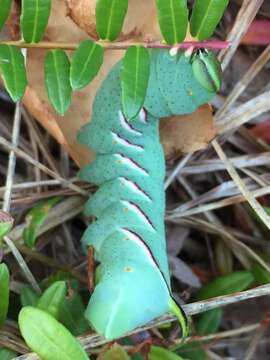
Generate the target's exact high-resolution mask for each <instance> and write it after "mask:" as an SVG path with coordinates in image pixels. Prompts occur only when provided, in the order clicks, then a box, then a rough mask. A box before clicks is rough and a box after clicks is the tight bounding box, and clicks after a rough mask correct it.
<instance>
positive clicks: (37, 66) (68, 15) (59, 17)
mask: <svg viewBox="0 0 270 360" xmlns="http://www.w3.org/2000/svg"><path fill="white" fill-rule="evenodd" d="M95 4H96V0H66V4H65V2H64V1H62V0H53V2H52V12H51V16H50V21H49V25H48V29H47V32H46V35H45V39H44V40H46V41H53V42H61V41H62V42H71V43H79V42H80V41H81V40H83V39H86V38H88V37H89V35H90V36H91V37H93V38H95V37H96V33H95ZM14 23H15V22H14ZM76 24H77V25H76ZM10 27H11V31H12V35H13V37H16V34H17V36H18V31H17V32H16V31H14V29H13V28H12V26H10ZM14 33H15V34H14ZM135 38H136V40H138V41H139V40H146V39H148V40H155V39H159V38H160V32H159V28H158V24H157V17H156V11H155V3H154V1H152V0H151V1H144V0H129V10H128V14H127V17H126V20H125V25H124V28H123V33H122V35H121V39H122V40H129V41H133V40H135ZM45 54H46V51H45V50H39V49H29V50H28V53H27V73H28V74H27V75H28V82H29V87H28V89H27V91H26V94H25V96H24V99H23V100H24V104H25V106H26V107H27V109H28V110H29V112H30V113H31V114H32V115H33V116H34V117H35V118H36V119H37V120H38V121H39V122H40V124H41V125H42V126H43V127H45V128H46V129H47V131H48V132H49V133H50V134H51V135H52V136H53V137H54V138H55V139H56V140H57V141H58V142H59V143H60V144H61V145H63V146H64V147H65V148H66V150H67V151H68V153H69V154H70V156H71V157H72V158H73V159H74V160H75V161H76V163H77V164H78V165H79V166H83V165H85V164H86V163H88V162H89V161H91V160H92V159H93V158H94V154H93V153H92V152H91V151H90V150H89V149H87V148H85V147H83V146H81V145H79V144H78V143H77V142H76V134H77V132H78V130H79V129H80V128H81V126H82V125H83V124H85V123H86V122H87V121H89V119H90V118H91V111H92V103H93V100H94V98H95V94H96V91H97V89H98V87H99V86H100V84H101V83H102V81H103V80H104V78H105V77H106V75H107V74H108V72H109V70H110V69H111V67H112V66H113V65H114V64H115V63H116V62H117V61H118V60H119V59H120V58H121V57H122V56H123V51H109V50H108V51H106V54H105V59H104V64H103V66H102V68H101V71H100V73H99V74H98V76H97V77H96V79H95V80H94V81H93V82H92V83H91V84H90V85H89V86H88V87H86V88H85V89H83V90H82V91H79V92H76V93H75V94H74V95H73V100H72V105H71V107H70V109H69V110H68V112H67V113H66V114H65V116H64V117H61V116H59V115H57V114H56V112H55V111H54V110H53V108H52V107H51V105H50V104H49V102H48V97H47V93H46V89H45V86H44V74H43V60H44V57H45ZM195 122H196V125H195V126H194V123H195ZM194 128H196V129H198V130H199V131H198V132H196V131H195V132H194ZM161 132H162V133H163V134H162V141H163V142H164V144H165V150H166V154H168V155H169V156H170V157H172V156H173V154H174V155H176V154H179V153H180V152H190V151H194V150H198V149H201V148H203V147H205V146H206V145H207V143H208V142H209V141H210V140H211V139H212V138H213V136H214V134H215V131H214V128H213V121H212V118H211V116H210V110H208V112H207V111H206V110H204V111H203V116H201V115H200V114H199V117H198V116H197V115H196V114H194V115H191V116H188V117H181V120H179V117H176V119H175V121H172V119H166V121H162V126H161Z"/></svg>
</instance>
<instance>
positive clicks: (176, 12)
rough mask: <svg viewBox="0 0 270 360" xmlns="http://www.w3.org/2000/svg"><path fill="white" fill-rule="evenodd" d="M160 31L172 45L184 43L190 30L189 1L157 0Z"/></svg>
mask: <svg viewBox="0 0 270 360" xmlns="http://www.w3.org/2000/svg"><path fill="white" fill-rule="evenodd" d="M156 5H157V11H158V20H159V26H160V30H161V32H162V35H163V37H164V39H165V41H166V42H167V43H168V44H170V45H174V44H178V43H180V42H182V41H183V40H184V39H185V37H186V33H187V28H188V7H187V0H156Z"/></svg>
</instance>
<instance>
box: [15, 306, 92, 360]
mask: <svg viewBox="0 0 270 360" xmlns="http://www.w3.org/2000/svg"><path fill="white" fill-rule="evenodd" d="M19 327H20V331H21V334H22V336H23V338H24V340H25V342H26V343H27V345H28V346H29V347H30V349H32V350H33V351H34V352H36V353H37V354H38V355H39V356H40V357H41V358H42V360H60V359H61V360H62V359H65V360H74V359H76V360H88V356H87V354H86V352H85V351H84V350H83V348H82V347H81V345H80V343H79V342H78V341H77V340H76V339H75V338H74V337H73V336H72V335H71V333H70V332H69V331H68V330H67V329H66V328H65V327H64V326H63V325H62V324H60V323H59V322H58V321H57V320H56V319H55V318H54V317H52V316H51V315H50V314H48V313H47V312H45V311H42V310H40V309H36V308H34V307H31V306H27V307H24V308H23V309H22V310H21V312H20V314H19Z"/></svg>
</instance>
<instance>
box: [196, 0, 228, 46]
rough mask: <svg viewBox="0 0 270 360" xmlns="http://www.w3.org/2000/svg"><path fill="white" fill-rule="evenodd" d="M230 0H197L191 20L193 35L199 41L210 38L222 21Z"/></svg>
mask: <svg viewBox="0 0 270 360" xmlns="http://www.w3.org/2000/svg"><path fill="white" fill-rule="evenodd" d="M228 3H229V0H204V1H201V0H195V5H194V7H193V11H192V16H191V20H190V29H191V35H192V36H193V37H195V38H197V39H198V40H199V41H202V40H207V39H209V38H210V37H211V36H212V34H213V33H214V31H215V29H216V26H217V25H218V23H219V22H220V20H221V18H222V16H223V14H224V11H225V9H226V7H227V6H228Z"/></svg>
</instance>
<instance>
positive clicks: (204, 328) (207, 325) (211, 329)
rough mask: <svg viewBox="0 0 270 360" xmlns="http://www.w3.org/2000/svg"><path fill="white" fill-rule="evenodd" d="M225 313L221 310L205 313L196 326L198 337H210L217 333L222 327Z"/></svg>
mask: <svg viewBox="0 0 270 360" xmlns="http://www.w3.org/2000/svg"><path fill="white" fill-rule="evenodd" d="M222 317H223V311H222V309H220V308H217V309H213V310H209V311H206V312H204V313H203V314H202V315H201V316H200V317H199V320H198V322H197V325H196V329H197V333H198V335H201V336H203V335H208V334H213V333H215V332H216V331H217V330H218V328H219V327H220V324H221V321H222Z"/></svg>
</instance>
